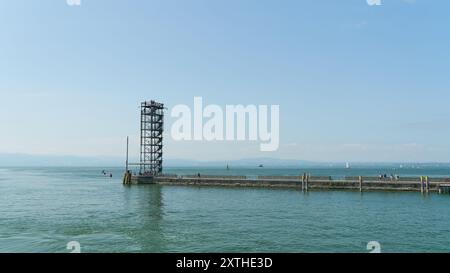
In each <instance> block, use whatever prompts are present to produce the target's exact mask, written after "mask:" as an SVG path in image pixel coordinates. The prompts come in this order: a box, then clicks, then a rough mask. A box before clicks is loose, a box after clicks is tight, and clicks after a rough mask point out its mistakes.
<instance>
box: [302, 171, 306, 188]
mask: <svg viewBox="0 0 450 273" xmlns="http://www.w3.org/2000/svg"><path fill="white" fill-rule="evenodd" d="M304 190H305V173H303V175H302V191H304Z"/></svg>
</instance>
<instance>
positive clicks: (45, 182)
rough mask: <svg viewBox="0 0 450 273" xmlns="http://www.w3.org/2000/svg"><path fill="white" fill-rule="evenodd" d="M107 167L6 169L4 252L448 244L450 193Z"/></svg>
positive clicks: (436, 247) (405, 248)
mask: <svg viewBox="0 0 450 273" xmlns="http://www.w3.org/2000/svg"><path fill="white" fill-rule="evenodd" d="M101 170H102V168H0V193H1V198H0V252H69V250H67V249H66V245H67V243H68V242H69V241H78V242H79V243H80V245H81V251H82V252H368V251H367V250H366V246H367V243H368V242H369V241H378V242H379V243H380V244H381V250H382V252H450V196H449V195H437V194H431V195H429V196H422V195H421V194H420V193H403V192H402V193H387V192H370V193H363V194H360V193H359V192H345V191H335V192H332V191H314V192H310V193H308V194H304V193H302V192H299V191H295V190H270V189H238V188H213V187H203V188H202V187H181V186H156V185H148V186H133V187H125V186H122V184H121V175H122V170H121V169H120V168H116V169H111V168H110V169H108V171H112V173H113V178H109V177H104V176H103V175H102V174H101ZM169 171H171V172H178V173H179V172H186V173H188V172H190V171H192V172H196V171H198V170H196V169H191V170H189V169H186V168H183V169H172V170H169ZM257 171H258V172H259V171H260V170H244V169H241V170H239V171H236V172H238V173H239V172H241V173H246V174H251V173H252V172H257ZM369 171H370V172H371V171H373V172H374V173H378V172H380V171H381V170H365V172H366V173H367V172H369ZM202 172H203V173H206V172H210V173H214V171H212V170H202ZM265 172H266V173H272V174H282V173H285V174H290V173H296V172H297V170H288V169H278V170H272V171H268V170H265ZM317 172H320V171H317ZM317 172H316V173H317ZM339 172H344V171H342V170H341V171H336V170H335V171H331V170H329V169H323V170H322V173H334V174H337V175H340V173H339ZM430 172H433V171H431V170H430ZM435 172H436V171H435ZM441 172H442V173H447V172H448V170H441ZM437 173H439V171H437Z"/></svg>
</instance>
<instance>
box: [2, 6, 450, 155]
mask: <svg viewBox="0 0 450 273" xmlns="http://www.w3.org/2000/svg"><path fill="white" fill-rule="evenodd" d="M449 10H450V2H449V1H444V0H436V1H425V0H415V1H406V0H391V1H383V3H382V5H381V6H369V5H368V4H367V2H366V1H365V0H352V1H294V0H287V1H283V3H280V2H279V1H262V2H261V1H256V0H249V1H237V0H233V1H201V0H192V1H173V0H165V1H139V2H130V1H121V0H108V1H106V0H104V1H101V0H98V1H89V0H84V1H82V4H81V6H76V7H75V6H68V5H67V4H66V1H65V0H61V1H54V0H42V1H25V0H16V1H1V2H0V32H1V33H2V35H1V36H0V59H1V60H2V61H1V62H0V97H1V101H2V102H3V104H2V106H1V107H0V124H2V131H1V132H2V133H1V134H0V154H30V155H36V156H39V155H53V156H67V155H71V156H79V157H94V158H95V157H98V158H108V157H112V158H123V156H124V154H125V138H126V136H127V135H129V136H130V137H131V139H130V140H131V142H130V148H131V149H130V155H132V156H134V157H136V156H137V155H138V147H139V135H138V134H139V104H140V102H141V101H143V100H151V99H155V100H158V101H161V102H163V103H165V104H166V106H167V107H168V109H169V110H168V111H167V118H166V128H167V129H166V135H165V148H164V157H165V158H166V159H169V160H171V159H177V158H184V159H188V160H198V159H200V160H203V161H227V160H239V159H245V158H280V159H283V160H308V161H313V162H346V161H349V162H450V143H449V141H448V139H449V137H450V108H449V107H448V102H449V101H450V93H449V92H448V90H449V86H450V77H448V75H447V74H448V71H450V54H449V50H448V49H449V48H450V36H449V35H447V33H448V26H449V25H450V18H449V17H448V11H449ZM236 26H239V27H236ZM194 96H201V97H203V100H204V102H205V104H217V105H219V106H222V107H223V106H225V105H226V104H234V105H236V104H242V105H248V104H255V105H260V104H264V105H273V104H276V105H280V148H279V150H278V151H276V152H270V153H264V152H260V151H259V143H257V142H248V141H243V142H235V141H225V142H217V141H216V142H204V141H203V142H197V141H181V142H177V141H174V140H172V139H171V137H170V134H169V133H170V127H171V124H172V123H173V121H174V119H173V118H171V117H170V109H171V108H172V107H173V106H175V105H177V104H186V105H188V106H192V104H193V98H194Z"/></svg>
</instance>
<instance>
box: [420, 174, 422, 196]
mask: <svg viewBox="0 0 450 273" xmlns="http://www.w3.org/2000/svg"><path fill="white" fill-rule="evenodd" d="M420 192H421V193H423V176H421V177H420Z"/></svg>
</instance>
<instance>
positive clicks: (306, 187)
mask: <svg viewBox="0 0 450 273" xmlns="http://www.w3.org/2000/svg"><path fill="white" fill-rule="evenodd" d="M310 176H311V175H310V174H307V175H306V186H305V190H306V191H308V184H309V177H310Z"/></svg>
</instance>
